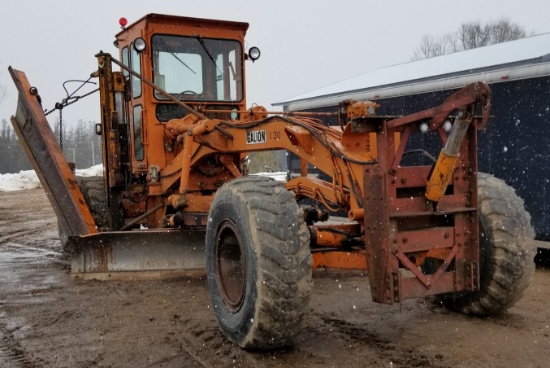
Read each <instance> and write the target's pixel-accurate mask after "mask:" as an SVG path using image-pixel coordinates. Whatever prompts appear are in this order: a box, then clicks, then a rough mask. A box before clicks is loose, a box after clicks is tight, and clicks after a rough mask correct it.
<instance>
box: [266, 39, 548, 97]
mask: <svg viewBox="0 0 550 368" xmlns="http://www.w3.org/2000/svg"><path fill="white" fill-rule="evenodd" d="M535 59H540V60H535ZM528 61H531V62H537V61H538V62H542V61H550V33H543V34H540V35H537V36H532V37H528V38H524V39H521V40H516V41H510V42H504V43H500V44H496V45H491V46H485V47H480V48H477V49H471V50H465V51H460V52H456V53H453V54H448V55H443V56H439V57H434V58H430V59H423V60H418V61H413V62H408V63H404V64H397V65H392V66H388V67H385V68H381V69H376V70H373V71H370V72H367V73H365V74H361V75H359V76H356V77H353V78H350V79H347V80H344V81H341V82H337V83H334V84H331V85H329V86H326V87H323V88H320V89H316V90H313V91H310V92H307V93H304V94H301V95H298V96H295V97H292V98H289V99H287V100H283V101H281V102H277V103H274V104H273V105H275V106H280V105H287V104H288V103H290V102H293V101H300V100H307V99H313V98H316V97H321V96H330V95H334V94H338V93H342V92H345V91H357V90H365V89H369V88H374V87H381V86H388V85H392V84H398V83H404V82H410V81H413V80H421V79H426V78H434V77H437V76H442V75H448V74H453V73H460V72H463V73H464V72H469V71H473V70H479V69H484V68H490V67H495V66H497V65H509V64H514V63H522V62H528Z"/></svg>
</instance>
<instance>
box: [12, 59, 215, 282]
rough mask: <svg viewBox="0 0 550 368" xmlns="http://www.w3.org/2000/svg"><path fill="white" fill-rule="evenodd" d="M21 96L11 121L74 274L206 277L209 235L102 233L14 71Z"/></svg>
mask: <svg viewBox="0 0 550 368" xmlns="http://www.w3.org/2000/svg"><path fill="white" fill-rule="evenodd" d="M9 71H10V74H11V76H12V78H13V80H14V82H15V85H16V86H17V89H18V91H19V100H18V106H17V112H16V115H15V116H12V118H11V121H12V124H13V126H14V130H15V132H16V133H17V135H18V137H19V140H20V142H21V143H22V145H23V147H24V149H25V152H26V154H27V157H28V158H29V161H30V162H31V164H32V166H33V168H34V170H35V171H36V174H37V176H38V178H39V179H40V183H41V184H42V187H43V188H44V190H45V192H46V194H47V196H48V199H49V201H50V204H51V205H52V207H53V209H54V212H55V214H56V216H57V219H58V222H59V226H60V229H61V230H62V231H63V233H64V234H65V235H66V236H67V237H68V241H69V242H68V245H67V250H69V251H70V252H71V253H72V258H71V273H72V275H73V276H75V277H79V278H83V279H103V280H106V279H110V280H125V279H144V278H146V279H159V278H173V277H177V276H202V275H205V274H206V272H205V259H204V254H205V253H204V231H200V230H197V231H178V230H139V231H117V232H104V233H100V232H98V230H97V229H96V226H95V222H94V220H93V217H92V215H91V213H90V209H89V208H88V205H87V204H86V201H85V200H84V197H83V195H82V192H81V191H80V189H79V187H78V184H77V181H76V179H75V177H74V175H73V173H72V171H71V169H70V167H69V164H68V163H67V161H66V160H65V157H64V156H63V152H62V151H61V148H60V147H59V144H58V143H57V141H56V139H55V136H54V134H53V131H52V130H51V128H50V125H49V124H48V121H47V120H46V116H45V115H44V112H43V109H42V106H41V103H40V97H39V95H38V92H37V90H36V88H33V87H31V85H30V83H29V81H28V80H27V77H26V76H25V73H23V72H21V71H18V70H15V69H13V68H11V67H10V68H9Z"/></svg>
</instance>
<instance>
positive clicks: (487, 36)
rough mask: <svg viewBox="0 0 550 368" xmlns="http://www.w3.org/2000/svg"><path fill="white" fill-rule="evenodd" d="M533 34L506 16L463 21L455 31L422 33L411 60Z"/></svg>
mask: <svg viewBox="0 0 550 368" xmlns="http://www.w3.org/2000/svg"><path fill="white" fill-rule="evenodd" d="M533 34H534V33H533V32H531V33H528V32H527V31H526V30H525V27H523V26H522V25H519V24H517V23H514V22H512V21H511V20H510V18H507V17H504V18H499V19H497V20H494V21H489V22H486V23H481V22H480V21H471V22H465V23H462V24H461V25H460V26H459V27H458V29H457V30H456V31H455V32H451V33H445V34H443V35H441V36H433V35H430V34H426V35H424V36H423V37H422V40H421V42H420V44H419V45H418V47H417V48H416V50H415V51H414V53H413V56H412V57H411V60H413V61H414V60H420V59H427V58H432V57H436V56H441V55H446V54H452V53H454V52H457V51H463V50H470V49H475V48H478V47H483V46H489V45H494V44H497V43H501V42H507V41H514V40H519V39H521V38H525V37H528V36H532V35H533Z"/></svg>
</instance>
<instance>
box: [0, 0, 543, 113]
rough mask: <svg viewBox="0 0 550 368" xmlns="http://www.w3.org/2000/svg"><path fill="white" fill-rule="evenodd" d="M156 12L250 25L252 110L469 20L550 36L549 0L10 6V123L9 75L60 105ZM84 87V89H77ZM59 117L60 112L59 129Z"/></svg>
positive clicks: (385, 60)
mask: <svg viewBox="0 0 550 368" xmlns="http://www.w3.org/2000/svg"><path fill="white" fill-rule="evenodd" d="M147 13H162V14H173V15H181V16H190V17H200V18H211V19H225V20H234V21H244V22H248V23H250V28H249V31H248V33H247V45H246V48H247V49H248V48H249V47H250V46H258V47H260V49H261V51H262V56H261V58H260V60H258V61H256V62H255V63H254V64H253V63H251V62H248V63H247V73H248V77H247V82H248V105H251V104H252V103H257V104H260V105H264V106H266V107H268V108H269V109H271V106H270V104H271V103H273V102H278V101H281V100H284V99H287V98H290V97H292V96H295V95H298V94H301V93H304V92H308V91H310V90H313V89H317V88H320V87H323V86H326V85H329V84H332V83H334V82H338V81H341V80H344V79H347V78H350V77H353V76H356V75H359V74H362V73H365V72H368V71H371V70H374V69H378V68H381V67H385V66H389V65H393V64H399V63H403V62H408V61H409V60H410V57H411V55H412V54H413V52H414V49H415V48H416V47H417V46H418V45H419V43H420V40H421V38H422V36H423V35H424V34H426V33H430V34H432V35H435V36H438V35H441V34H444V33H447V32H452V31H455V30H456V29H457V28H458V27H459V25H460V24H461V23H463V22H466V21H477V20H479V21H482V22H486V21H490V20H495V19H497V18H500V17H503V16H505V17H509V18H510V19H511V20H512V21H513V22H516V23H518V24H520V25H523V26H524V27H525V28H526V29H527V31H529V32H530V31H534V32H535V33H545V32H550V1H546V0H522V1H517V0H500V1H499V0H483V1H480V0H462V1H453V2H451V1H443V0H416V1H410V0H394V1H390V0H387V1H370V0H361V1H359V0H355V1H348V0H338V1H334V0H332V1H329V0H293V1H289V0H279V1H274V0H271V1H258V0H256V1H253V0H232V1H230V0H204V1H201V2H199V1H185V0H178V1H176V0H172V1H169V0H154V1H153V0H128V1H117V0H109V1H107V0H93V1H84V0H80V1H76V0H64V1H57V0H51V1H44V0H17V1H10V2H8V1H5V0H4V1H2V7H1V9H0V50H2V51H1V52H0V85H1V86H5V87H6V89H7V95H6V97H5V98H4V100H3V101H2V102H0V119H8V118H9V117H10V116H11V115H12V114H13V113H14V112H15V106H16V103H17V96H16V92H15V88H14V87H13V82H12V81H11V77H10V76H9V73H8V71H7V67H8V66H9V65H11V66H13V67H14V68H16V69H19V70H22V71H24V72H25V73H26V74H27V77H28V79H29V81H30V82H31V84H32V85H34V86H36V87H37V88H38V90H39V93H40V95H41V96H42V100H43V105H44V107H45V108H47V109H50V108H51V107H53V105H54V104H55V102H56V101H60V100H61V99H62V98H63V97H64V96H65V92H64V90H63V88H62V83H63V82H64V81H65V80H69V79H87V78H88V76H89V74H90V73H91V72H92V71H94V69H95V63H96V59H95V58H94V54H95V53H97V52H98V51H100V50H103V51H105V52H110V53H112V54H114V55H116V57H117V58H118V50H117V49H115V48H114V46H113V40H114V35H115V34H116V33H117V32H118V31H119V30H120V26H119V24H118V19H119V18H120V17H126V18H127V19H128V21H129V23H132V22H134V21H136V20H137V19H139V18H141V17H142V16H143V15H145V14H147ZM74 86H75V87H76V85H74ZM97 101H98V97H97V95H93V96H91V97H88V98H87V101H85V100H84V101H83V102H79V103H77V104H75V105H72V106H70V107H68V108H66V109H65V110H64V112H63V114H64V120H65V121H67V122H69V123H70V122H76V121H77V120H78V119H83V120H85V121H88V120H93V121H99V110H98V106H97ZM56 116H57V114H53V115H50V117H49V118H50V122H51V123H52V122H53V121H54V119H55V117H56Z"/></svg>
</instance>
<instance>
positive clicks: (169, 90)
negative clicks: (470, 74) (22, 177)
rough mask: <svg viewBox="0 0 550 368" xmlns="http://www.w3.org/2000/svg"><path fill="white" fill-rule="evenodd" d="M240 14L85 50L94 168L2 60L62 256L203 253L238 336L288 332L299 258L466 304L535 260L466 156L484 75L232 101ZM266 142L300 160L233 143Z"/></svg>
mask: <svg viewBox="0 0 550 368" xmlns="http://www.w3.org/2000/svg"><path fill="white" fill-rule="evenodd" d="M123 25H125V24H123ZM247 29H248V24H247V23H240V22H230V21H221V20H207V19H194V18H188V17H177V16H169V15H159V14H149V15H147V16H145V17H143V18H141V19H140V20H138V21H137V22H135V23H133V24H131V25H129V26H127V27H123V29H122V30H121V31H120V32H119V33H118V34H117V35H116V41H115V45H116V46H117V47H118V49H119V51H120V55H119V60H120V61H119V60H117V59H115V58H114V57H112V56H111V55H109V54H107V53H103V52H100V53H98V54H97V55H96V57H97V66H98V68H97V71H95V72H94V73H93V74H92V77H93V78H97V79H98V80H99V92H100V110H101V123H100V124H97V127H96V130H97V134H98V135H100V136H101V139H102V147H103V165H104V174H103V176H102V177H95V178H77V177H75V176H74V175H73V172H72V170H71V166H70V165H69V164H68V163H67V161H66V160H65V158H64V156H63V153H62V151H61V149H60V147H59V145H58V143H57V142H56V139H55V137H54V135H53V132H52V131H51V129H50V127H49V125H48V122H47V120H46V116H45V113H44V109H43V108H42V106H41V102H40V101H41V100H40V96H39V94H38V90H37V89H36V88H34V87H31V85H30V83H29V81H28V80H27V78H26V76H25V74H24V73H23V72H21V71H18V70H15V69H13V68H11V67H10V69H9V70H10V73H11V75H12V77H13V80H14V82H15V84H16V86H17V88H18V90H19V103H18V107H17V112H16V114H15V116H13V117H12V119H11V121H12V123H13V125H14V128H15V130H16V131H17V133H18V135H19V138H20V141H21V143H22V144H23V145H24V147H25V149H26V152H27V154H28V156H29V158H30V161H31V162H32V164H33V165H34V168H35V170H36V172H37V174H38V175H39V178H40V179H41V182H42V185H43V187H44V188H45V191H46V193H47V195H48V197H49V199H50V202H51V204H52V206H53V208H54V210H55V213H56V215H57V217H58V222H59V230H60V239H61V242H62V245H63V247H64V249H65V250H66V251H67V252H69V253H70V254H71V255H72V256H71V257H72V259H71V272H72V274H73V275H75V276H76V277H82V278H99V279H110V278H127V279H132V278H140V277H171V276H177V275H181V274H192V273H204V270H205V269H206V273H207V280H208V290H209V293H210V295H211V299H212V306H213V310H214V313H215V315H216V317H217V320H218V322H219V325H220V328H221V330H222V331H223V333H224V334H225V335H226V336H227V337H228V338H229V339H230V340H231V341H233V342H235V343H236V344H238V345H240V346H241V347H243V348H247V349H275V348H279V347H283V346H287V345H289V344H291V343H292V339H293V337H294V336H295V335H296V334H297V333H298V332H299V330H300V321H301V320H302V318H303V316H304V314H305V313H306V311H307V310H308V300H309V298H310V294H311V290H312V269H314V268H322V269H326V268H338V269H342V268H343V269H362V270H366V271H365V272H366V274H368V281H369V283H370V290H371V295H372V299H373V300H374V301H375V302H378V303H385V304H393V303H399V302H401V301H403V300H405V299H409V298H420V297H426V296H430V295H436V298H437V299H438V300H440V301H441V302H442V303H443V304H444V305H446V306H448V307H450V308H454V309H457V310H460V311H462V312H465V313H474V314H480V315H487V314H496V313H501V312H504V311H506V309H507V308H508V307H510V306H511V305H513V304H514V303H515V302H516V301H517V300H518V299H519V298H520V297H521V294H522V292H523V290H524V289H525V288H526V287H527V285H528V282H529V280H530V278H531V275H532V272H533V270H534V263H533V258H534V252H535V248H534V246H533V242H532V240H533V230H532V228H531V225H530V216H529V214H528V213H527V212H526V211H525V210H524V207H523V201H522V200H521V199H520V198H518V197H517V196H516V195H515V192H514V190H513V189H512V188H510V187H508V186H507V185H506V184H505V183H504V182H503V181H501V180H499V179H496V178H494V177H492V176H490V175H488V174H483V173H478V171H477V156H476V154H477V153H476V137H477V132H478V130H480V129H484V128H485V127H486V124H487V121H488V119H489V111H490V101H491V92H490V90H489V88H488V87H487V85H485V84H483V83H481V82H479V83H475V84H472V85H469V86H466V87H464V88H463V89H461V90H458V91H456V92H455V93H453V94H452V95H450V96H448V98H447V99H446V100H445V101H438V102H437V103H436V102H434V105H435V106H434V107H433V108H431V109H429V110H424V111H419V112H417V113H414V114H412V115H408V116H380V115H377V114H376V109H377V107H378V106H379V105H378V104H377V103H375V102H370V101H359V102H357V101H351V100H348V101H342V103H341V104H340V106H339V107H338V109H337V111H335V112H334V113H328V114H327V113H325V115H330V116H331V117H332V118H333V119H334V121H337V122H338V124H337V125H334V126H327V125H325V124H323V123H322V122H321V117H322V116H324V115H323V114H321V113H318V114H315V113H292V114H285V113H271V112H269V111H267V110H266V109H265V108H263V107H261V106H254V107H252V108H248V109H247V107H246V93H245V62H246V61H247V60H251V61H254V60H256V59H257V58H258V57H259V56H260V52H259V49H257V48H254V47H253V48H250V49H249V50H247V51H245V50H244V44H245V43H244V37H245V33H246V31H247ZM113 66H114V68H113ZM114 69H116V70H114ZM421 134H424V135H426V136H428V135H430V136H434V137H436V139H437V140H438V141H439V142H441V147H442V148H441V152H440V153H439V157H438V158H437V159H435V160H434V162H433V163H429V164H427V165H426V164H414V162H415V161H414V160H412V162H413V163H407V162H406V160H405V157H407V156H410V155H415V154H418V153H419V152H420V153H422V150H421V149H417V148H414V149H411V147H412V144H411V141H412V139H411V137H413V136H415V135H421ZM268 150H286V151H288V152H290V153H292V154H294V155H297V156H298V157H299V158H300V159H301V162H302V165H301V172H300V173H299V175H295V176H293V177H292V178H291V179H290V180H288V181H287V182H286V183H284V182H278V181H275V180H273V179H271V178H268V177H263V176H256V175H248V173H247V153H249V152H256V151H268ZM308 165H310V167H311V166H314V167H316V168H318V169H319V170H320V171H322V172H323V173H325V174H326V175H327V177H329V178H330V179H328V180H322V179H321V178H320V177H319V176H317V175H313V174H311V173H308ZM305 200H307V202H308V204H307V205H304V201H305ZM311 203H313V205H312V204H311ZM342 214H347V218H346V217H342ZM338 215H339V216H338ZM365 282H367V281H365Z"/></svg>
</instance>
